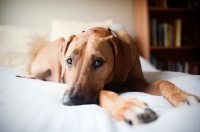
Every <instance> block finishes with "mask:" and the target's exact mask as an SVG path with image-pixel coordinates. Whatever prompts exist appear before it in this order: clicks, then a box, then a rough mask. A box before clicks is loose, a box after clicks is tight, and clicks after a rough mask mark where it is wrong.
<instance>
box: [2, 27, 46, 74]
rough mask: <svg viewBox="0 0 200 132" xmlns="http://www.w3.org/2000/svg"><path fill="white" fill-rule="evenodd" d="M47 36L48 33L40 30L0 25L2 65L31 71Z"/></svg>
mask: <svg viewBox="0 0 200 132" xmlns="http://www.w3.org/2000/svg"><path fill="white" fill-rule="evenodd" d="M46 36H47V33H45V32H42V31H38V30H33V29H28V28H21V27H15V26H8V25H0V66H7V67H11V68H14V69H18V70H22V71H25V72H30V67H31V63H32V61H33V59H34V57H35V56H36V54H37V53H38V51H39V50H40V49H41V48H42V47H43V45H44V42H45V38H46Z"/></svg>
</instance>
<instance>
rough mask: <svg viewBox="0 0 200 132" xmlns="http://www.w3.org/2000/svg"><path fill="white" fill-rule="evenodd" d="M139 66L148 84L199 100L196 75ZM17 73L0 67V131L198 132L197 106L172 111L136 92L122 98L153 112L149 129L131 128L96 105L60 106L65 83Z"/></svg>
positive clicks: (159, 99)
mask: <svg viewBox="0 0 200 132" xmlns="http://www.w3.org/2000/svg"><path fill="white" fill-rule="evenodd" d="M141 61H142V66H143V67H142V69H143V71H144V75H145V77H146V79H147V80H148V81H155V80H159V79H165V80H169V81H171V82H172V83H174V84H176V85H177V86H178V87H180V88H181V89H183V90H185V91H187V92H190V93H193V94H195V95H198V96H200V76H197V75H196V76H195V75H188V74H183V73H175V72H161V71H158V70H156V69H155V68H153V67H152V66H151V65H150V64H148V63H147V62H145V61H144V60H141ZM19 74H23V73H21V72H19V71H16V70H13V69H9V68H5V67H0V132H12V131H14V132H19V131H25V132H63V131H65V132H133V131H134V132H143V131H148V132H150V131H158V132H163V131H166V132H199V131H200V125H199V124H200V105H194V106H182V107H179V108H173V107H172V105H171V104H170V103H169V102H168V101H167V100H165V99H164V98H163V97H161V96H153V95H149V94H146V93H140V92H128V93H123V94H121V95H120V96H121V97H124V98H132V97H136V98H138V99H139V100H142V101H145V102H147V104H148V105H149V106H150V107H151V108H152V109H153V110H154V111H156V112H157V114H158V115H159V118H158V119H157V120H156V121H154V122H152V123H148V124H144V125H138V126H134V127H132V126H130V125H128V124H127V123H125V122H122V121H116V120H115V119H113V118H112V117H111V115H110V114H109V113H108V112H107V111H106V110H105V109H103V108H101V107H99V106H98V105H95V104H93V105H81V106H64V105H63V104H62V101H61V100H62V95H63V93H64V91H65V89H66V88H67V85H65V84H58V83H53V82H45V81H40V80H33V79H26V78H17V77H15V75H19Z"/></svg>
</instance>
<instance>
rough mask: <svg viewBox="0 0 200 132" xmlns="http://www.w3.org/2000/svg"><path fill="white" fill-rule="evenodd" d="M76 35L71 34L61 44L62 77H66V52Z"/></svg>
mask: <svg viewBox="0 0 200 132" xmlns="http://www.w3.org/2000/svg"><path fill="white" fill-rule="evenodd" d="M74 37H75V35H72V36H70V37H69V39H68V40H67V41H65V42H63V44H62V45H61V46H60V49H59V60H60V64H61V79H62V78H63V77H64V73H65V54H66V52H67V49H68V47H69V45H70V43H71V41H72V40H73V38H74Z"/></svg>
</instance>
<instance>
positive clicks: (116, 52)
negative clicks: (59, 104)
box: [27, 27, 200, 125]
mask: <svg viewBox="0 0 200 132" xmlns="http://www.w3.org/2000/svg"><path fill="white" fill-rule="evenodd" d="M49 76H51V81H53V82H58V83H65V84H68V87H67V89H66V91H65V92H64V95H63V100H62V101H63V104H64V105H68V106H72V105H82V104H99V106H101V107H102V108H105V109H106V110H107V111H108V112H109V113H110V114H111V115H112V116H113V117H114V118H115V119H116V120H124V121H127V122H128V123H130V124H132V125H137V124H142V123H148V122H151V121H154V120H156V119H157V115H156V113H155V112H154V111H153V110H151V109H150V108H149V107H148V105H147V104H146V103H145V102H142V101H139V100H137V99H135V98H131V99H123V98H121V97H119V96H118V94H117V93H118V92H120V91H121V90H123V89H124V88H127V89H128V90H129V91H139V92H145V93H149V94H152V95H159V96H163V97H164V98H166V99H167V100H168V101H169V102H170V103H171V104H172V105H173V106H174V107H177V106H180V105H185V104H187V105H191V104H197V103H199V102H200V98H199V97H197V96H195V95H193V94H190V93H187V92H185V91H182V90H181V89H179V88H178V87H177V86H175V85H174V84H172V83H171V82H169V81H165V80H159V81H156V82H153V83H149V82H147V81H146V80H145V78H144V76H143V73H142V70H141V64H140V60H139V53H138V51H137V48H136V45H135V43H134V42H133V40H132V39H131V37H130V36H129V35H128V34H127V33H126V32H124V31H112V30H110V29H105V28H101V27H94V28H91V29H88V30H87V31H84V32H82V33H80V34H78V35H72V36H70V37H69V39H68V40H65V39H64V38H60V39H57V40H55V41H53V42H51V43H50V44H48V45H47V46H45V47H44V48H43V49H41V50H40V51H39V53H38V54H37V56H36V57H35V59H34V61H33V63H32V65H31V71H30V73H29V75H28V76H27V77H28V78H38V79H42V80H46V78H48V77H49Z"/></svg>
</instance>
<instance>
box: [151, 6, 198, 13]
mask: <svg viewBox="0 0 200 132" xmlns="http://www.w3.org/2000/svg"><path fill="white" fill-rule="evenodd" d="M149 11H150V12H155V13H164V12H172V13H173V12H178V13H183V12H198V11H200V10H199V9H197V8H162V7H149Z"/></svg>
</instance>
